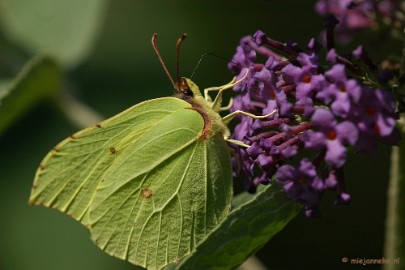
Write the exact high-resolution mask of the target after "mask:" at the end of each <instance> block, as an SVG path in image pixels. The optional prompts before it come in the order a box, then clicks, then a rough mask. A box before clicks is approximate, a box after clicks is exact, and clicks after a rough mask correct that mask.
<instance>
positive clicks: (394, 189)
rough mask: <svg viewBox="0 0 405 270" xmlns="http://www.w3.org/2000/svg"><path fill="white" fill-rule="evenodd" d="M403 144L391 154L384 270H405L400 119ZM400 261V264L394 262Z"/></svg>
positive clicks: (404, 159)
mask: <svg viewBox="0 0 405 270" xmlns="http://www.w3.org/2000/svg"><path fill="white" fill-rule="evenodd" d="M399 122H400V127H401V136H402V139H401V142H400V145H399V147H394V148H393V149H392V153H391V173H390V174H391V177H390V183H389V189H388V196H387V197H388V209H387V219H386V232H385V247H384V249H385V254H384V257H385V258H387V259H389V260H390V263H388V264H384V270H404V269H405V263H403V262H399V260H403V258H402V256H403V255H404V254H405V166H404V164H405V139H404V138H405V118H404V116H402V118H401V119H400V121H399ZM395 259H398V262H399V263H394V261H393V260H395Z"/></svg>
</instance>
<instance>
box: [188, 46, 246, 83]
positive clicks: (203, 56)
mask: <svg viewBox="0 0 405 270" xmlns="http://www.w3.org/2000/svg"><path fill="white" fill-rule="evenodd" d="M207 55H212V56H215V57H217V58H219V59H221V60H223V61H225V62H228V63H232V64H234V65H237V66H239V67H243V66H242V65H240V64H238V63H235V62H233V61H229V59H227V58H225V57H223V56H221V55H218V54H216V53H212V52H206V53H203V54H202V55H201V56H200V59H198V61H197V64H196V66H195V68H194V70H193V72H192V73H191V76H190V79H192V78H193V77H194V75H195V73H196V71H197V69H198V68H199V67H200V64H201V62H202V60H203V59H204V58H205V56H207Z"/></svg>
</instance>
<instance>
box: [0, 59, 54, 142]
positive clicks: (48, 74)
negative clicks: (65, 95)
mask: <svg viewBox="0 0 405 270" xmlns="http://www.w3.org/2000/svg"><path fill="white" fill-rule="evenodd" d="M60 82H61V71H60V69H59V67H58V65H57V64H56V63H55V61H54V60H53V59H51V58H49V57H36V58H34V59H32V60H30V61H28V62H27V63H26V64H25V66H24V67H23V69H22V70H21V72H20V73H19V74H18V75H17V76H16V77H15V78H14V79H12V80H11V79H10V80H3V81H1V83H0V119H1V121H0V135H1V134H2V133H3V132H5V130H6V129H7V128H8V127H9V126H10V125H11V124H12V123H13V122H15V121H17V120H18V119H19V118H21V117H22V116H23V115H24V114H25V113H27V112H29V110H30V109H31V108H32V107H33V106H35V105H36V104H37V103H38V102H41V101H44V100H46V99H54V98H55V95H56V93H57V91H58V89H59V87H60Z"/></svg>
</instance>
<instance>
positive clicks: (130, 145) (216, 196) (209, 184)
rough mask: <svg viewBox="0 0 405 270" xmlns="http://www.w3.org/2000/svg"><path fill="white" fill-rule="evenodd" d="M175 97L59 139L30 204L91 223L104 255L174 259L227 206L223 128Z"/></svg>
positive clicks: (158, 263)
mask: <svg viewBox="0 0 405 270" xmlns="http://www.w3.org/2000/svg"><path fill="white" fill-rule="evenodd" d="M203 128H204V120H203V117H202V116H201V114H200V113H198V112H197V111H195V110H193V109H192V108H191V105H190V104H189V103H187V102H185V101H183V100H180V99H177V98H160V99H155V100H151V101H147V102H143V103H140V104H138V105H136V106H134V107H132V108H130V109H128V110H126V111H124V112H122V113H120V114H118V115H117V116H115V117H113V118H110V119H108V120H106V121H104V122H102V123H100V124H99V125H96V126H94V127H90V128H87V129H85V130H83V131H80V132H78V133H76V134H74V135H72V136H71V137H69V138H67V139H65V140H64V141H62V142H61V143H60V144H58V145H57V146H56V147H55V148H54V149H53V150H52V151H51V152H50V153H49V154H48V155H47V156H46V157H45V158H44V160H43V161H42V163H41V165H40V167H39V169H38V171H37V174H36V178H35V180H34V185H33V188H32V192H31V197H30V203H31V204H39V205H44V206H47V207H52V208H56V209H58V210H60V211H62V212H65V213H67V214H69V215H71V216H72V217H74V218H75V219H77V220H79V221H80V222H82V223H83V224H85V225H87V226H89V227H90V231H91V234H92V238H93V240H94V241H95V242H96V244H97V245H98V246H99V247H100V248H102V249H104V250H105V251H106V252H107V253H109V254H111V255H113V256H116V257H119V258H122V259H126V260H129V261H131V262H132V263H134V264H138V265H141V266H144V267H147V268H150V269H160V268H162V267H164V266H165V265H167V264H169V263H173V262H178V261H179V260H180V259H181V258H182V257H184V256H185V255H187V254H188V253H190V252H191V251H192V249H193V248H194V246H195V245H196V244H197V243H198V242H199V241H200V240H201V239H202V238H203V237H204V236H205V235H206V234H207V233H208V232H209V231H210V230H211V229H213V228H214V227H215V225H216V224H217V223H218V222H219V221H220V220H221V219H222V218H223V217H225V216H226V214H227V213H228V212H229V208H230V202H231V197H232V176H231V171H232V170H231V159H230V156H229V150H228V148H227V145H226V142H225V141H224V139H223V138H222V136H221V134H217V135H216V136H214V137H213V138H210V139H208V140H200V139H199V137H200V135H201V132H202V130H203Z"/></svg>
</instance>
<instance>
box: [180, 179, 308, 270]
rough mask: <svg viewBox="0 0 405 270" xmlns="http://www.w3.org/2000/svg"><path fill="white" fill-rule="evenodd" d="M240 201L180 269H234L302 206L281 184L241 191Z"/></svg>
mask: <svg viewBox="0 0 405 270" xmlns="http://www.w3.org/2000/svg"><path fill="white" fill-rule="evenodd" d="M233 205H238V206H237V208H235V209H234V210H233V211H232V212H231V213H230V214H229V216H228V217H227V218H226V219H225V220H224V221H223V222H221V223H220V224H219V225H218V226H217V227H216V228H215V230H214V231H212V232H211V233H210V234H209V235H208V236H207V237H206V238H205V239H204V240H203V241H202V242H201V243H200V244H199V245H198V246H197V248H196V249H195V250H194V251H193V253H192V254H191V255H190V256H189V257H187V258H186V259H185V260H184V261H183V262H181V264H180V265H179V266H178V267H177V269H211V270H213V269H232V268H234V267H236V266H238V265H240V264H241V263H243V262H244V261H245V260H246V259H247V258H248V257H249V256H251V255H252V254H254V253H255V252H256V251H257V250H258V249H260V248H261V247H262V246H263V245H264V244H265V243H266V242H268V241H269V240H270V239H271V238H272V237H273V236H274V235H275V234H276V233H278V232H279V231H280V230H281V229H283V228H284V226H285V225H287V223H288V222H289V221H290V220H291V219H292V218H293V217H295V216H296V215H297V214H298V212H299V210H300V209H301V206H300V205H298V204H295V203H293V202H292V201H291V200H290V199H288V198H287V196H286V194H285V193H284V192H283V191H282V188H281V187H280V185H269V186H266V187H265V188H264V189H263V190H262V191H259V193H258V194H256V195H255V196H253V195H246V194H243V195H239V196H237V197H236V198H235V199H234V202H233Z"/></svg>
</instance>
